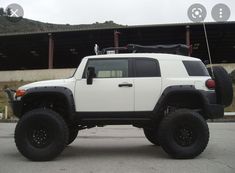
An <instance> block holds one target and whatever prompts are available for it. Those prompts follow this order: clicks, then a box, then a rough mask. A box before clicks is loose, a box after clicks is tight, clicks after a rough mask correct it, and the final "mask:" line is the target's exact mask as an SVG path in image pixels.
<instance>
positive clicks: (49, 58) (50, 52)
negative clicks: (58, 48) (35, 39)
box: [48, 33, 54, 69]
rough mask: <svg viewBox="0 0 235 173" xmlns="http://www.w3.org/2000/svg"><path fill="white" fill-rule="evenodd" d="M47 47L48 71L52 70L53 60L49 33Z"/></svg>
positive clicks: (51, 41) (52, 44) (52, 45)
mask: <svg viewBox="0 0 235 173" xmlns="http://www.w3.org/2000/svg"><path fill="white" fill-rule="evenodd" d="M48 36H49V46H48V69H52V68H53V60H54V40H53V37H52V34H51V33H49V34H48Z"/></svg>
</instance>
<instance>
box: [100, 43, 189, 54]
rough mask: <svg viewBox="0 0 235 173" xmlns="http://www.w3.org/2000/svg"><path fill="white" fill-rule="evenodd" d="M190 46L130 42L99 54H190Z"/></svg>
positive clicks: (103, 50)
mask: <svg viewBox="0 0 235 173" xmlns="http://www.w3.org/2000/svg"><path fill="white" fill-rule="evenodd" d="M189 50H190V47H189V46H187V45H185V44H171V45H152V46H142V45H138V44H128V45H127V46H126V47H108V48H104V49H102V50H101V51H99V54H108V53H120V52H122V53H123V52H124V53H170V54H178V55H188V53H189Z"/></svg>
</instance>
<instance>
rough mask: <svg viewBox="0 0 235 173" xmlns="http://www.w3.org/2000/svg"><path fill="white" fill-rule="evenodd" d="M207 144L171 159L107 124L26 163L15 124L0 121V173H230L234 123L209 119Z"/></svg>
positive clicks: (138, 134) (234, 165)
mask: <svg viewBox="0 0 235 173" xmlns="http://www.w3.org/2000/svg"><path fill="white" fill-rule="evenodd" d="M209 126H210V132H211V138H210V143H209V145H208V147H207V149H206V150H205V151H204V152H203V153H202V154H201V155H200V156H199V157H197V158H195V159H193V160H174V159H171V158H169V157H168V155H167V154H165V152H164V151H163V150H162V149H161V147H155V146H152V145H151V144H150V143H149V142H148V141H147V140H146V139H145V138H144V135H143V132H142V130H141V129H137V128H133V127H131V126H108V127H105V128H93V129H89V130H84V131H81V133H80V134H79V137H78V138H77V139H76V140H75V142H74V143H73V144H72V145H71V146H69V147H67V148H66V149H65V151H64V152H63V153H62V154H61V155H60V156H59V157H58V158H57V159H56V160H54V161H50V162H31V161H28V160H27V159H25V158H24V157H23V156H21V155H20V154H19V153H18V151H17V150H16V147H15V144H14V139H13V131H14V128H15V124H14V123H0V173H32V172H33V173H60V172H61V173H65V172H71V173H112V172H117V173H126V172H130V173H136V172H141V173H152V172H153V173H158V172H159V173H162V172H170V173H177V172H180V173H184V172H185V173H189V172H190V173H204V172H205V173H208V172H209V173H210V172H211V173H223V172H225V173H235V123H210V124H209Z"/></svg>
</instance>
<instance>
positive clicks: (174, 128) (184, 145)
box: [158, 109, 209, 159]
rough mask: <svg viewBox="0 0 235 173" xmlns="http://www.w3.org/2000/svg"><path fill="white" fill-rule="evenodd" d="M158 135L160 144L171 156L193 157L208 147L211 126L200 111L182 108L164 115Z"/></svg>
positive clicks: (178, 157)
mask: <svg viewBox="0 0 235 173" xmlns="http://www.w3.org/2000/svg"><path fill="white" fill-rule="evenodd" d="M158 136H159V142H160V145H161V146H162V148H163V149H164V151H166V152H167V153H168V154H169V155H170V156H171V157H173V158H177V159H192V158H194V157H196V156H198V155H199V154H200V153H202V152H203V151H204V149H205V148H206V146H207V144H208V141H209V128H208V125H207V123H206V121H205V120H204V118H203V117H202V116H201V115H200V114H199V113H197V112H193V111H191V110H187V109H181V110H177V111H176V112H173V113H170V114H169V115H167V116H166V117H164V119H163V120H162V122H161V123H160V126H159V130H158Z"/></svg>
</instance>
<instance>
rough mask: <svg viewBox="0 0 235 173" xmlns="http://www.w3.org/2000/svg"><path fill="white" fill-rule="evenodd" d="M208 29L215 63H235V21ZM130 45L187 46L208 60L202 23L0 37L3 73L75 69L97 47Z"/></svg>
mask: <svg viewBox="0 0 235 173" xmlns="http://www.w3.org/2000/svg"><path fill="white" fill-rule="evenodd" d="M206 29H207V34H208V40H209V45H210V50H211V57H212V62H213V63H222V62H223V63H235V59H234V56H235V22H225V23H206ZM117 32H118V33H120V34H118V33H117ZM115 33H116V34H115ZM129 43H133V44H141V45H156V44H177V43H181V44H187V45H191V48H192V53H191V56H194V57H198V58H200V59H202V60H203V61H204V60H208V52H207V47H206V40H205V34H204V30H203V25H202V24H200V23H190V24H164V25H143V26H124V27H117V28H112V29H89V30H86V29H82V30H66V31H55V32H53V31H50V32H34V33H13V34H12V33H9V34H0V70H1V71H3V70H25V69H46V68H74V67H77V66H78V65H79V63H80V61H81V59H82V58H83V57H84V56H87V55H93V54H94V45H95V44H98V45H99V46H100V48H105V47H110V46H117V45H119V46H125V45H127V44H129Z"/></svg>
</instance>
